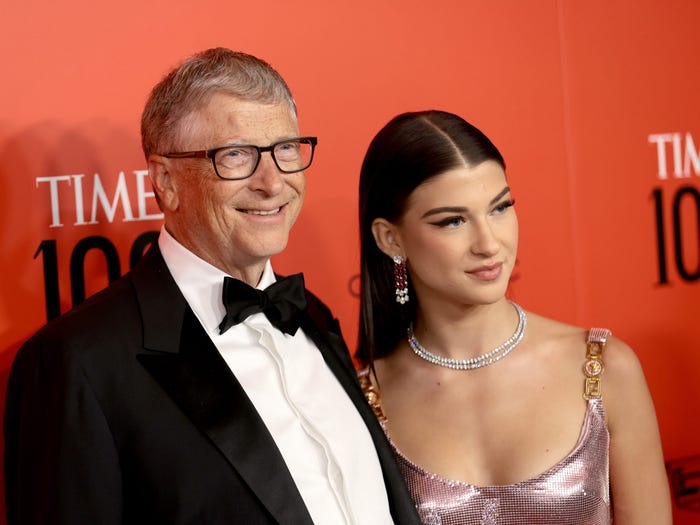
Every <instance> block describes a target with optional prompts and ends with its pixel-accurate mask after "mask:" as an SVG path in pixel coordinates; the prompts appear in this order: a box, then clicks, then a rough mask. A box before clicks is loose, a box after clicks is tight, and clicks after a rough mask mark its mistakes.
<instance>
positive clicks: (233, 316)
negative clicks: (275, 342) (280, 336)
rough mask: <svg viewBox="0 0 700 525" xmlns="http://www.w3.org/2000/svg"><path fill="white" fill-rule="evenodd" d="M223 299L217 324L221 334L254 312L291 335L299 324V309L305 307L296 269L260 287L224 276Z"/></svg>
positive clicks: (301, 284) (299, 277)
mask: <svg viewBox="0 0 700 525" xmlns="http://www.w3.org/2000/svg"><path fill="white" fill-rule="evenodd" d="M223 302H224V306H225V307H226V315H225V316H224V320H223V321H221V324H220V325H219V333H221V334H223V333H224V332H225V331H226V330H228V329H229V328H231V327H232V326H233V325H236V324H238V323H241V322H243V321H244V320H245V319H246V318H247V317H248V316H250V315H253V314H255V313H258V312H262V313H264V314H265V317H267V318H268V319H269V320H270V322H271V323H272V324H273V325H274V326H276V327H277V328H279V329H280V330H282V331H283V332H285V333H287V334H289V335H294V334H295V333H296V331H297V329H298V328H299V322H300V318H301V313H302V311H303V310H304V308H306V297H305V295H304V276H303V275H302V274H300V273H298V274H296V275H290V276H289V277H284V278H283V279H280V280H279V281H277V282H275V283H272V284H271V285H270V286H268V287H267V288H265V289H264V290H258V289H256V288H253V287H252V286H250V285H248V284H246V283H244V282H243V281H239V280H238V279H233V278H231V277H224V293H223Z"/></svg>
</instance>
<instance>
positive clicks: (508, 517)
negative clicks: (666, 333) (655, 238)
mask: <svg viewBox="0 0 700 525" xmlns="http://www.w3.org/2000/svg"><path fill="white" fill-rule="evenodd" d="M609 334H610V332H609V331H608V330H605V329H593V330H591V332H590V333H589V339H588V343H589V349H590V344H591V343H593V344H598V345H600V351H602V347H603V346H604V345H605V340H606V338H607V337H608V335H609ZM601 365H602V362H601ZM601 372H602V368H601ZM596 375H597V374H596ZM359 379H360V383H361V385H362V388H363V390H364V391H365V395H366V396H367V400H368V402H369V404H370V405H371V406H372V408H373V410H374V412H375V414H376V415H377V417H378V419H379V420H380V422H381V424H382V427H383V428H384V430H385V432H386V418H385V417H384V414H383V412H382V409H381V395H380V394H379V392H378V391H377V389H376V388H375V387H374V386H373V385H372V383H371V381H370V379H369V371H368V370H366V369H365V370H363V371H361V372H360V373H359ZM586 399H587V401H586V402H587V407H586V412H585V416H584V420H583V424H582V425H581V431H580V433H579V437H578V440H577V442H576V445H575V446H574V448H573V449H572V451H571V452H570V453H569V454H568V455H567V456H566V457H565V458H564V459H562V460H561V461H559V462H558V463H557V464H556V465H554V466H553V467H551V468H549V469H547V470H546V471H545V472H543V473H542V474H540V475H538V476H536V477H534V478H531V479H528V480H525V481H521V482H520V483H515V484H513V485H503V486H493V487H481V486H476V485H471V484H469V483H464V482H461V481H454V480H450V479H445V478H443V477H441V476H439V475H437V474H433V473H430V472H427V471H425V470H423V469H422V468H421V467H419V466H418V465H416V464H414V463H413V462H411V461H410V460H409V459H408V458H406V457H405V456H404V455H403V454H402V453H401V451H400V450H399V449H398V448H397V447H396V445H395V444H394V443H393V441H392V440H391V436H388V433H387V436H388V437H389V442H390V443H391V446H392V448H393V450H394V454H395V456H396V460H397V462H398V464H399V468H400V470H401V473H402V474H403V477H404V479H405V480H406V484H407V486H408V489H409V491H410V493H411V496H412V497H413V501H414V503H415V505H416V508H417V509H418V514H419V515H420V517H421V520H422V522H423V524H424V525H610V524H611V523H612V521H611V508H610V473H609V445H610V435H609V433H608V427H607V425H606V424H605V413H604V410H603V402H602V399H601V398H600V395H599V391H598V393H597V394H596V395H595V396H586Z"/></svg>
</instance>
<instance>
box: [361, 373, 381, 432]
mask: <svg viewBox="0 0 700 525" xmlns="http://www.w3.org/2000/svg"><path fill="white" fill-rule="evenodd" d="M370 373H371V372H370V369H369V368H363V369H362V370H360V371H359V372H358V373H357V378H358V379H359V380H360V386H361V387H362V392H364V394H365V398H366V399H367V402H368V403H369V406H370V407H372V411H373V412H374V415H375V416H376V417H377V419H378V420H379V421H386V416H385V415H384V412H383V411H382V403H381V400H382V396H381V394H380V393H379V390H378V389H377V388H375V387H374V385H373V384H372V379H371V378H370V376H369V375H370Z"/></svg>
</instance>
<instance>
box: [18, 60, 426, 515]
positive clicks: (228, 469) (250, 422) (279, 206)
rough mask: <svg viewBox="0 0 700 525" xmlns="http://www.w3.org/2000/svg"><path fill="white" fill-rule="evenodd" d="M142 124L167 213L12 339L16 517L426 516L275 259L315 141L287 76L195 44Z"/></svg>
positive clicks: (326, 324) (339, 344)
mask: <svg viewBox="0 0 700 525" xmlns="http://www.w3.org/2000/svg"><path fill="white" fill-rule="evenodd" d="M142 139H143V148H144V153H145V155H146V159H147V161H148V167H149V173H150V177H151V182H152V184H153V187H154V190H155V193H156V196H157V199H158V202H159V205H160V207H161V210H162V211H163V214H164V217H165V221H164V228H163V229H162V230H161V233H160V237H159V239H158V243H157V246H153V247H152V248H151V249H150V250H149V251H148V253H147V254H146V255H145V256H144V257H143V259H142V260H141V262H140V263H139V264H138V265H137V266H136V267H135V268H134V270H133V271H132V272H130V273H129V274H127V275H126V276H124V277H123V278H122V279H120V280H119V281H117V282H116V283H114V284H113V285H111V286H110V287H108V288H107V289H106V290H104V291H103V292H101V293H99V294H96V295H95V296H93V297H92V298H90V299H88V300H87V301H86V302H84V303H83V304H81V305H80V306H79V307H77V308H75V309H74V310H72V311H71V312H69V313H67V314H66V315H64V316H63V317H61V318H60V319H58V320H56V321H54V322H51V323H49V324H48V325H47V326H46V327H44V328H43V329H42V330H40V331H39V332H38V333H37V334H36V335H35V336H34V337H33V338H32V339H30V340H29V341H28V342H27V343H26V344H25V345H24V346H23V348H22V349H21V350H20V351H19V353H18V355H17V357H16V359H15V363H14V364H13V369H12V373H11V378H10V381H9V385H8V397H7V409H6V415H5V435H6V458H5V470H6V487H7V489H6V491H7V495H6V496H7V512H8V523H9V525H14V524H16V523H18V524H49V523H50V524H81V525H87V524H89V525H93V524H130V525H131V524H140V523H144V524H146V523H148V524H168V525H176V524H185V523H187V524H222V525H223V524H234V523H245V524H258V523H260V524H263V523H264V524H267V523H281V524H297V523H298V524H310V523H329V524H335V523H339V524H344V523H352V524H361V525H367V524H373V523H377V524H384V523H392V521H393V522H396V523H418V519H417V517H416V514H415V511H414V509H413V506H412V504H411V501H410V499H409V497H408V495H407V493H406V491H405V486H404V485H403V482H402V480H401V479H400V475H399V473H398V470H397V469H396V466H395V464H394V463H393V457H392V454H391V451H390V449H389V447H388V445H387V442H386V439H385V437H384V435H383V433H382V431H381V428H380V427H379V426H378V424H377V422H376V418H375V417H374V415H373V414H372V412H371V410H370V408H369V406H368V404H367V403H366V402H365V399H364V397H363V395H362V392H361V390H360V388H359V386H358V383H357V381H356V378H355V375H354V370H353V366H352V362H351V360H350V357H349V354H348V352H347V348H346V347H345V345H344V343H343V341H342V337H341V335H340V330H339V326H338V323H337V321H336V320H335V319H334V318H333V317H332V316H331V314H330V312H329V311H328V309H327V308H326V307H325V306H324V305H323V304H322V303H321V302H319V301H318V299H316V298H315V297H314V296H313V295H311V294H310V293H308V292H306V294H304V286H303V281H302V280H301V277H300V276H297V277H294V278H291V279H287V280H280V281H279V282H276V281H277V278H276V276H275V274H274V273H273V271H272V268H271V266H270V261H269V258H270V256H271V255H274V254H276V253H279V252H280V251H282V250H283V249H284V248H285V246H286V244H287V238H288V234H289V231H290V229H291V227H292V225H293V223H294V221H295V220H296V218H297V215H298V213H299V211H300V209H301V205H302V201H303V197H304V189H305V175H304V170H305V169H306V168H308V166H309V165H310V164H311V161H312V160H313V153H314V146H315V144H316V139H315V138H314V137H300V136H299V130H298V125H297V117H296V108H295V104H294V101H293V99H292V96H291V93H290V92H289V89H288V87H287V86H286V84H285V83H284V81H283V80H282V78H281V77H280V76H279V75H278V74H277V72H275V71H274V70H273V69H272V68H271V67H270V66H269V65H268V64H266V63H265V62H263V61H261V60H259V59H257V58H255V57H252V56H249V55H245V54H242V53H234V52H231V51H229V50H226V49H220V48H219V49H210V50H208V51H205V52H203V53H200V54H198V55H195V56H194V57H192V58H190V59H189V60H187V61H185V62H184V63H183V64H182V65H181V66H180V67H179V68H177V69H175V70H174V71H172V72H171V73H170V74H169V75H168V76H167V77H166V78H164V79H163V80H162V81H161V82H160V83H159V84H158V85H157V86H156V87H155V88H154V89H153V91H152V93H151V96H150V98H149V100H148V102H147V104H146V108H145V110H144V113H143V117H142ZM244 283H247V285H246V284H244ZM248 285H249V286H248ZM268 287H270V288H268ZM254 288H256V289H254ZM266 288H267V290H268V291H269V294H268V293H267V292H266V293H265V294H263V292H261V291H260V290H262V289H266ZM280 288H284V289H283V290H280ZM295 292H296V293H295ZM222 297H223V300H222ZM224 302H227V303H230V304H228V306H225V305H224ZM234 303H235V304H234Z"/></svg>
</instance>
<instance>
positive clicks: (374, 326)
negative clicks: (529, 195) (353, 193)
mask: <svg viewBox="0 0 700 525" xmlns="http://www.w3.org/2000/svg"><path fill="white" fill-rule="evenodd" d="M487 160H493V161H496V162H498V163H499V164H500V165H501V166H502V167H503V169H505V162H504V161H503V157H502V156H501V154H500V152H499V151H498V149H497V148H496V147H495V146H494V145H493V144H492V143H491V141H490V140H489V139H488V138H487V137H486V135H484V134H483V133H482V132H481V131H480V130H478V129H477V128H475V127H474V126H472V125H471V124H469V123H468V122H467V121H465V120H464V119H462V118H461V117H459V116H457V115H454V114H452V113H447V112H444V111H435V110H431V111H420V112H415V113H403V114H401V115H398V116H397V117H394V118H393V119H392V120H391V121H390V122H389V123H388V124H387V125H386V126H384V127H383V128H382V129H381V130H380V131H379V133H378V134H377V135H376V136H375V137H374V139H373V140H372V142H371V143H370V145H369V149H368V150H367V153H366V155H365V158H364V161H363V163H362V170H361V172H360V257H361V269H360V272H361V273H360V297H361V299H360V301H361V304H360V307H361V311H360V328H359V337H358V348H357V353H356V357H357V358H358V359H359V360H360V361H361V362H362V363H363V364H365V365H371V364H372V363H373V361H374V358H376V357H381V356H383V355H386V354H387V353H389V352H390V351H391V350H392V349H393V348H394V347H395V346H396V345H397V343H398V341H399V340H400V339H401V338H402V337H404V336H405V334H406V328H407V326H408V323H409V322H411V321H412V320H413V319H414V317H415V313H416V296H415V293H414V291H413V287H412V285H411V282H410V276H409V284H408V287H409V295H410V297H411V299H410V300H409V301H408V302H407V303H406V304H403V305H402V304H399V303H397V302H396V299H395V297H396V296H395V291H394V270H393V261H392V260H391V259H390V258H389V257H388V256H387V255H386V254H384V253H383V252H382V251H381V250H379V248H378V247H377V244H376V242H375V240H374V236H373V235H372V222H373V221H374V220H375V219H377V218H380V217H381V218H384V219H386V220H388V221H390V222H397V221H399V220H400V219H401V217H402V216H403V213H404V208H405V206H406V200H407V199H408V197H409V195H410V194H411V193H412V192H413V190H415V189H416V187H417V186H419V185H420V184H422V183H423V182H425V181H426V180H428V179H430V178H431V177H435V176H436V175H439V174H441V173H444V172H445V171H448V170H451V169H453V168H456V167H460V166H464V165H467V166H477V165H479V164H481V163H482V162H484V161H487Z"/></svg>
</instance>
